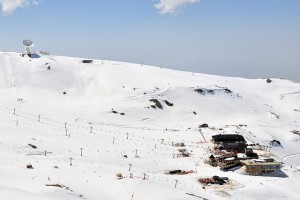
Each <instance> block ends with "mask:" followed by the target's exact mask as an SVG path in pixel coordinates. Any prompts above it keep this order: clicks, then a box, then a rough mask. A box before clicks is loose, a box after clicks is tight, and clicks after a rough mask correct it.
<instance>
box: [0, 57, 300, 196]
mask: <svg viewBox="0 0 300 200" xmlns="http://www.w3.org/2000/svg"><path fill="white" fill-rule="evenodd" d="M82 60H83V58H70V57H61V56H54V55H47V56H46V55H39V56H37V57H36V58H29V57H21V56H20V54H19V53H15V52H8V53H7V52H0V159H1V162H0V173H1V179H0V199H9V200H10V199H14V200H15V199H22V200H24V199H25V200H27V199H30V200H32V199H34V200H35V199H46V200H48V199H49V200H50V199H53V200H54V199H63V200H67V199H68V200H69V199H72V200H73V199H74V200H75V199H89V200H96V199H106V200H120V199H134V200H146V199H149V200H150V199H151V200H153V199H155V200H156V199H157V200H159V199H161V200H185V199H191V200H193V199H201V198H204V199H261V197H262V196H263V199H298V198H299V196H300V190H299V188H298V187H297V185H299V183H300V177H299V168H300V167H299V162H298V161H299V153H300V152H299V143H300V136H299V135H296V134H293V133H291V131H293V130H300V111H299V110H300V103H299V102H300V93H299V91H300V84H299V83H296V82H292V81H289V80H284V79H277V78H272V79H271V80H272V82H271V83H267V82H266V79H244V78H236V77H221V76H212V75H206V74H200V73H191V72H183V71H176V70H170V69H165V68H160V67H153V66H147V65H141V64H131V63H121V62H115V61H107V60H94V61H93V63H90V64H85V63H82ZM49 66H50V70H48V69H47V68H48V67H49ZM197 89H201V91H202V92H199V91H200V90H198V92H197V91H195V90H197ZM64 93H65V94H64ZM150 99H156V100H158V101H159V102H160V103H161V105H162V107H163V109H159V108H157V107H156V108H153V107H151V105H152V106H153V105H154V103H153V102H150V101H149V100H150ZM166 102H169V103H172V104H173V105H172V106H170V105H168V104H167V103H166ZM112 111H115V113H113V112H112ZM121 113H122V115H121ZM203 123H207V124H209V126H210V127H213V128H211V129H205V130H203V131H202V132H203V136H204V137H205V138H206V140H207V141H209V140H210V138H211V136H212V135H214V134H219V133H239V134H242V135H243V136H244V137H245V138H246V139H247V140H248V142H253V143H260V144H261V145H266V146H269V145H270V144H269V142H270V141H271V140H274V139H276V140H279V141H280V142H281V144H282V146H279V147H273V148H271V154H272V157H274V158H275V159H276V160H278V161H281V162H284V167H283V169H282V173H279V174H273V175H268V176H249V175H246V174H244V173H242V172H239V170H238V171H235V172H222V171H220V170H219V169H218V168H213V167H210V166H208V165H207V164H205V163H204V160H205V159H206V158H208V156H209V155H210V153H209V148H208V147H209V146H210V145H211V144H210V142H205V141H204V138H203V137H202V135H201V134H200V133H199V130H198V126H199V125H200V124H203ZM240 124H243V125H247V126H242V127H241V126H239V125H240ZM220 128H222V129H223V130H222V131H220V130H218V129H220ZM177 142H184V143H185V144H186V147H185V148H186V149H187V150H188V151H189V152H191V157H188V158H177V157H176V156H175V157H174V155H175V154H176V153H177V148H176V147H174V146H172V143H177ZM28 144H32V145H35V146H36V147H37V148H36V149H33V148H32V147H30V146H29V145H28ZM81 150H82V156H81ZM125 155H126V156H125ZM70 158H71V159H70ZM71 160H72V166H70V161H71ZM27 164H32V165H33V169H27V168H26V165H27ZM129 168H130V171H129ZM174 169H181V170H193V171H195V172H196V173H191V174H188V175H174V176H173V175H167V174H166V172H167V171H169V170H174ZM117 173H122V175H123V176H124V177H125V178H124V179H121V180H118V179H117V177H116V174H117ZM130 174H131V176H132V178H130ZM214 175H218V176H227V177H229V179H230V180H231V183H230V185H226V186H208V187H205V188H203V187H202V185H200V183H199V182H198V179H199V178H200V177H210V176H214ZM144 178H145V180H144ZM47 184H50V185H51V184H52V185H53V184H60V185H61V186H62V187H61V188H60V187H53V186H46V185H47ZM175 184H176V188H175ZM187 193H188V194H193V195H196V196H198V197H196V196H191V195H188V194H187ZM200 197H201V198H200Z"/></svg>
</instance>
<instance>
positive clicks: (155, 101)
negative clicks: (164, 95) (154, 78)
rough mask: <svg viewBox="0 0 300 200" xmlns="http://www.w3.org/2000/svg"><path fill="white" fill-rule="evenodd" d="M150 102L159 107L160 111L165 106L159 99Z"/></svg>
mask: <svg viewBox="0 0 300 200" xmlns="http://www.w3.org/2000/svg"><path fill="white" fill-rule="evenodd" d="M149 101H151V102H153V103H154V104H155V106H156V107H158V108H159V109H163V106H162V105H161V103H160V102H159V101H158V100H157V99H150V100H149ZM151 107H152V105H151Z"/></svg>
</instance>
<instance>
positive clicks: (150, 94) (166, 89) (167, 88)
mask: <svg viewBox="0 0 300 200" xmlns="http://www.w3.org/2000/svg"><path fill="white" fill-rule="evenodd" d="M170 88H171V84H170V83H168V86H167V87H165V88H164V89H162V90H159V91H156V92H153V93H147V94H142V95H136V96H130V97H126V98H124V100H125V101H126V100H131V99H137V98H142V97H148V96H151V97H154V96H158V95H162V94H164V93H166V92H167V91H169V90H170Z"/></svg>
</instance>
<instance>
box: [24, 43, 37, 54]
mask: <svg viewBox="0 0 300 200" xmlns="http://www.w3.org/2000/svg"><path fill="white" fill-rule="evenodd" d="M23 45H24V48H25V51H24V55H28V56H29V57H30V56H31V52H30V50H29V49H30V48H31V47H33V46H34V43H33V42H32V41H31V40H23Z"/></svg>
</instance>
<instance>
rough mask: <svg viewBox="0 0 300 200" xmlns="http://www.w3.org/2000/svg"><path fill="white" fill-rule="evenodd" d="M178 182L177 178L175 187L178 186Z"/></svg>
mask: <svg viewBox="0 0 300 200" xmlns="http://www.w3.org/2000/svg"><path fill="white" fill-rule="evenodd" d="M177 183H178V180H177V179H176V180H175V188H176V187H177Z"/></svg>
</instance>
